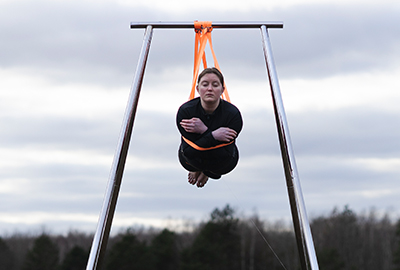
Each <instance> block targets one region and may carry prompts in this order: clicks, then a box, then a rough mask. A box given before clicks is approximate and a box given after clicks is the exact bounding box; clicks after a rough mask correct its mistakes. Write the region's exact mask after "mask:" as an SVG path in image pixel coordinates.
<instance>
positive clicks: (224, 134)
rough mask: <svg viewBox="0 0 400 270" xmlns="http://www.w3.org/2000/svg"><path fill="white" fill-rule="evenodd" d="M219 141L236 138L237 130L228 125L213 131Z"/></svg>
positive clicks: (228, 140)
mask: <svg viewBox="0 0 400 270" xmlns="http://www.w3.org/2000/svg"><path fill="white" fill-rule="evenodd" d="M211 134H212V135H213V137H214V139H216V140H217V141H221V142H230V141H232V140H233V139H235V138H236V136H237V132H236V131H234V130H233V129H231V128H228V127H220V128H219V129H216V130H214V131H213V132H212V133H211Z"/></svg>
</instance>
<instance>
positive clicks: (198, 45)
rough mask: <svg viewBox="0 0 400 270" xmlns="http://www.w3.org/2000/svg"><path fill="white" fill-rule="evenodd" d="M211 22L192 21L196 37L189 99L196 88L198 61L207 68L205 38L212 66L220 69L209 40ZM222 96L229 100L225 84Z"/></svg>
mask: <svg viewBox="0 0 400 270" xmlns="http://www.w3.org/2000/svg"><path fill="white" fill-rule="evenodd" d="M212 29H213V28H212V22H198V21H195V22H194V31H195V32H196V39H195V43H194V46H195V47H194V67H193V81H192V90H191V92H190V96H189V99H193V98H194V95H195V92H196V91H195V90H196V82H197V77H198V76H199V68H200V62H201V60H203V67H204V68H207V60H206V54H205V52H204V50H205V48H206V45H207V40H208V43H209V44H210V50H211V53H212V55H213V58H214V66H215V67H216V68H217V69H218V70H219V71H221V69H220V68H219V64H218V61H217V57H216V56H215V53H214V49H213V46H212V41H211V31H212ZM222 98H223V99H225V100H226V101H229V102H231V100H230V98H229V94H228V90H227V89H226V85H225V91H224V92H223V93H222Z"/></svg>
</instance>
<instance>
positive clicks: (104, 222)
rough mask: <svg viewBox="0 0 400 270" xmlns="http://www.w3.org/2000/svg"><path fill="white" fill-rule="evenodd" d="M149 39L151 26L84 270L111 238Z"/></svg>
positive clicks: (90, 268) (94, 262)
mask: <svg viewBox="0 0 400 270" xmlns="http://www.w3.org/2000/svg"><path fill="white" fill-rule="evenodd" d="M152 36H153V27H152V26H151V25H148V26H147V28H146V32H145V35H144V40H143V45H142V50H141V53H140V58H139V62H138V66H137V69H136V74H135V79H134V81H133V83H132V88H131V92H130V96H129V101H128V104H127V107H126V111H125V116H124V120H123V125H122V130H121V133H120V137H119V142H118V146H117V151H116V153H115V156H114V161H113V165H112V168H111V173H110V176H109V180H108V187H107V191H106V194H105V198H104V201H103V208H102V210H101V214H100V217H99V222H98V224H97V230H96V234H95V235H94V239H93V243H92V248H91V250H90V255H89V260H88V264H87V266H86V270H95V269H98V268H100V265H101V263H102V260H103V257H104V254H105V251H106V246H107V241H108V237H109V235H110V229H111V224H112V220H113V217H114V212H115V206H116V204H117V200H118V193H119V189H120V186H121V180H122V175H123V173H124V167H125V161H126V156H127V153H128V149H129V143H130V139H131V134H132V129H133V123H134V120H135V115H136V108H137V105H138V101H139V95H140V90H141V87H142V82H143V76H144V71H145V68H146V62H147V57H148V54H149V50H150V43H151V39H152Z"/></svg>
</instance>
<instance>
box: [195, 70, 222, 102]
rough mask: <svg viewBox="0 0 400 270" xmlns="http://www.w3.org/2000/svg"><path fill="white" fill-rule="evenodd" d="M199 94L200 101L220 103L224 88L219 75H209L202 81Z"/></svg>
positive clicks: (198, 86)
mask: <svg viewBox="0 0 400 270" xmlns="http://www.w3.org/2000/svg"><path fill="white" fill-rule="evenodd" d="M197 92H199V95H200V99H201V100H202V101H203V102H206V103H215V102H218V101H219V99H220V97H221V95H222V93H223V92H224V87H223V85H222V84H221V81H220V80H219V78H218V76H217V75H215V74H214V73H208V74H206V75H204V76H203V77H202V78H201V79H200V82H199V84H198V85H197Z"/></svg>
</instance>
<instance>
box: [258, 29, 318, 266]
mask: <svg viewBox="0 0 400 270" xmlns="http://www.w3.org/2000/svg"><path fill="white" fill-rule="evenodd" d="M261 36H262V39H263V49H264V56H265V62H266V64H267V70H268V77H269V82H270V86H271V92H272V99H273V104H274V111H275V120H276V125H277V129H278V135H279V142H280V146H281V154H282V161H283V166H284V170H285V176H286V185H287V189H288V194H289V201H290V206H291V211H292V218H293V224H294V229H295V233H296V239H297V246H298V249H299V253H300V262H301V266H302V269H303V270H307V269H312V270H318V269H319V267H318V262H317V257H316V254H315V248H314V243H313V239H312V235H311V229H310V224H309V222H308V218H307V213H306V208H305V204H304V199H303V195H302V191H301V187H300V181H299V177H298V173H297V168H296V161H295V158H294V154H293V149H292V145H291V141H290V135H289V129H288V124H287V121H286V115H285V109H284V107H283V102H282V97H281V92H280V88H279V83H278V76H277V74H276V70H275V64H274V60H273V57H272V48H271V43H270V41H269V36H268V32H267V28H266V26H265V25H263V26H261ZM309 267H311V268H309Z"/></svg>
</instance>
